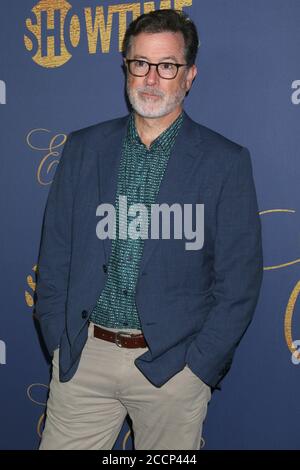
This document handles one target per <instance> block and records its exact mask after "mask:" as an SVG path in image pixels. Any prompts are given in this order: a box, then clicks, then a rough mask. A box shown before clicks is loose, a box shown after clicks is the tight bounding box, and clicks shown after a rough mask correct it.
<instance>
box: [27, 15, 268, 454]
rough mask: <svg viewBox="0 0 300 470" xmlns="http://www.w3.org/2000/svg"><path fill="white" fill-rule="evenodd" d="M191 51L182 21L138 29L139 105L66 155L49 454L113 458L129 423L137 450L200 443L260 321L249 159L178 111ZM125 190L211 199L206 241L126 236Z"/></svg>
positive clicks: (132, 39)
mask: <svg viewBox="0 0 300 470" xmlns="http://www.w3.org/2000/svg"><path fill="white" fill-rule="evenodd" d="M198 45H199V42H198V35H197V30H196V28H195V25H194V24H193V22H192V21H191V20H190V19H189V18H188V17H187V16H186V15H185V14H183V13H179V12H176V11H174V10H161V11H155V12H151V13H148V14H145V15H142V16H140V17H139V18H138V19H136V20H135V21H133V22H132V23H131V25H130V26H129V28H128V29H127V32H126V35H125V38H124V51H123V54H124V65H125V67H126V72H127V93H128V98H129V101H130V103H131V105H132V108H133V111H132V112H131V113H130V114H129V116H125V117H124V118H120V119H115V120H112V121H109V122H104V123H102V124H98V125H95V126H92V127H89V128H86V129H83V130H79V131H77V132H73V133H71V134H70V136H69V138H68V141H67V143H66V145H65V148H64V151H63V154H62V157H61V160H60V163H59V165H58V168H57V170H56V174H55V178H54V181H53V183H52V186H51V189H50V192H49V197H48V201H47V206H46V211H45V218H44V224H43V233H42V240H41V247H40V254H39V260H38V278H37V290H36V292H37V304H36V316H37V318H38V319H39V321H40V324H41V329H42V333H43V336H44V339H45V342H46V344H47V347H48V350H49V352H50V354H53V353H54V355H53V374H52V380H51V384H50V394H49V399H48V403H47V419H46V424H45V429H44V433H43V438H42V442H41V445H40V449H111V448H112V447H113V445H114V443H115V441H116V439H117V436H118V434H119V431H120V429H121V427H122V424H123V422H124V418H125V417H126V415H127V413H128V414H129V415H130V417H131V419H132V426H133V432H134V444H135V449H147V450H151V449H172V450H173V449H199V448H200V442H201V433H202V424H203V421H204V418H205V416H206V412H207V405H208V403H209V401H210V399H211V392H212V390H213V389H215V388H219V383H220V381H221V380H222V378H223V377H224V376H225V374H226V373H227V371H228V370H229V368H230V365H231V362H232V359H233V355H234V351H235V349H236V347H237V345H238V344H239V342H240V340H241V338H242V336H243V334H244V333H245V331H246V329H247V327H248V325H249V323H250V321H251V319H252V315H253V312H254V309H255V306H256V302H257V298H258V294H259V289H260V285H261V279H262V253H261V233H260V222H259V217H258V208H257V201H256V194H255V188H254V183H253V177H252V170H251V161H250V156H249V152H248V150H247V149H246V148H244V147H242V146H240V145H238V144H236V143H234V142H231V141H230V140H228V139H226V138H225V137H223V136H221V135H219V134H217V133H216V132H214V131H212V130H210V129H208V128H206V127H204V126H202V125H200V124H197V123H195V122H194V121H192V120H191V119H190V118H189V116H188V115H187V114H186V113H185V111H183V101H184V98H185V95H186V94H187V92H188V91H189V90H190V88H191V86H192V83H193V80H194V78H195V76H196V73H197V68H196V65H195V60H196V54H197V49H198ZM125 196H126V198H127V199H126V200H127V204H128V206H130V205H132V204H143V205H144V207H146V208H150V206H151V207H152V205H153V204H155V203H156V204H167V205H168V207H171V206H172V205H173V204H180V207H184V204H189V205H192V206H195V205H196V204H204V214H205V216H204V227H203V229H204V242H203V244H202V245H203V246H201V248H198V249H195V247H192V248H191V249H187V246H186V240H185V238H184V237H181V238H178V237H175V236H174V237H173V238H172V237H169V238H168V237H167V238H166V239H163V237H162V236H159V237H156V238H150V237H148V238H146V237H144V238H143V237H142V236H140V237H129V236H127V237H121V236H120V235H119V234H120V232H119V229H120V225H121V224H122V223H123V222H124V212H122V207H121V203H120V201H122V199H121V198H122V197H123V198H124V197H125ZM101 204H111V205H114V207H115V208H116V213H115V216H116V218H115V219H114V220H115V222H116V225H114V228H117V230H116V231H115V232H113V233H117V234H118V235H117V236H116V237H113V236H110V237H106V238H104V237H103V236H101V233H100V232H101V230H100V229H101V223H102V222H103V221H104V220H105V218H103V217H102V219H100V220H101V221H102V222H99V215H102V216H104V215H105V214H104V212H103V211H102V209H103V206H102V209H101V207H100V209H99V207H98V206H101ZM97 207H98V209H97ZM105 207H108V206H105ZM150 213H151V212H148V219H147V220H148V221H150V226H151V224H152V219H151V217H150V215H149V214H150ZM122 214H123V216H122ZM106 215H107V214H106ZM122 217H123V219H122ZM128 219H130V221H131V222H132V221H134V219H133V218H132V214H131V217H130V213H129V211H128ZM144 220H145V219H144ZM172 220H173V219H172ZM174 220H175V219H174ZM176 220H177V222H176ZM176 220H175V221H173V222H172V223H171V228H172V230H173V229H174V230H176V229H178V226H177V225H178V219H176ZM99 223H100V225H98V224H99ZM176 224H177V225H176ZM99 227H100V228H99ZM126 230H127V228H126ZM137 231H138V230H137ZM108 232H109V233H110V234H111V232H110V231H109V230H108ZM128 233H129V232H128ZM128 233H127V232H126V235H128ZM148 234H149V232H148ZM102 235H103V234H102ZM160 235H161V232H160ZM103 238H104V239H103ZM186 238H187V237H186Z"/></svg>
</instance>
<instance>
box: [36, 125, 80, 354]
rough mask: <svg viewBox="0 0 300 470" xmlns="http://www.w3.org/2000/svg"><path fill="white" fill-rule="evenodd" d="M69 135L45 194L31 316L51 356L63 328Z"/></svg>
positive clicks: (70, 183)
mask: <svg viewBox="0 0 300 470" xmlns="http://www.w3.org/2000/svg"><path fill="white" fill-rule="evenodd" d="M72 156H74V153H73V150H72V134H70V135H69V137H68V139H67V142H66V143H65V146H64V149H63V152H62V155H61V158H60V160H59V163H58V165H57V168H56V172H55V175H54V179H53V181H52V183H51V187H50V190H49V193H48V198H47V203H46V207H45V213H44V219H43V224H42V235H41V242H40V248H39V255H38V262H37V278H36V280H37V284H36V304H35V312H34V316H35V318H36V319H37V320H38V321H39V323H40V327H41V332H42V335H43V338H44V341H45V343H46V346H47V349H48V352H49V353H50V355H52V354H53V351H54V350H55V349H56V348H57V347H58V346H59V342H60V338H61V335H62V333H63V330H64V327H65V305H66V298H67V290H68V275H69V266H70V257H71V237H72V234H71V227H72V207H73V177H72V176H73V175H72Z"/></svg>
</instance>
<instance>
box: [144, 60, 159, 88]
mask: <svg viewBox="0 0 300 470" xmlns="http://www.w3.org/2000/svg"><path fill="white" fill-rule="evenodd" d="M145 81H146V83H147V84H149V85H153V84H154V83H157V82H158V81H159V75H158V73H157V69H156V67H155V65H151V66H150V70H149V73H148V75H146V77H145Z"/></svg>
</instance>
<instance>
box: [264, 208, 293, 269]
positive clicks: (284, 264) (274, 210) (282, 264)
mask: <svg viewBox="0 0 300 470" xmlns="http://www.w3.org/2000/svg"><path fill="white" fill-rule="evenodd" d="M278 212H286V213H291V214H295V212H296V211H295V210H293V209H270V210H266V211H261V212H260V213H259V214H260V215H265V214H273V213H278ZM296 263H300V258H297V259H294V260H293V261H287V262H286V263H281V264H277V265H273V266H264V271H269V270H271V269H280V268H285V267H287V266H291V265H293V264H296Z"/></svg>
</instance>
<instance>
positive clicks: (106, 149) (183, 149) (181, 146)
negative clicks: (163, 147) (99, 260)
mask: <svg viewBox="0 0 300 470" xmlns="http://www.w3.org/2000/svg"><path fill="white" fill-rule="evenodd" d="M128 119H129V115H128V116H125V117H124V118H122V119H121V120H120V121H119V122H118V125H117V127H116V128H115V129H113V130H110V131H108V132H107V133H106V134H105V135H104V136H103V141H104V142H105V144H104V146H103V148H102V149H101V151H100V152H99V159H98V171H99V178H98V179H99V201H101V202H102V203H109V204H112V205H113V206H114V205H115V198H116V193H117V184H118V171H119V165H120V160H121V155H122V143H123V139H124V137H125V133H126V130H127V123H128ZM202 147H203V146H202V138H201V136H200V132H199V130H198V126H197V125H196V124H195V123H194V122H193V121H192V119H191V118H190V117H189V116H188V114H187V113H186V112H185V111H184V120H183V123H182V126H181V128H180V130H179V132H178V135H177V138H176V140H175V145H174V146H173V149H172V151H171V155H170V158H169V161H168V163H167V167H166V170H165V174H164V176H163V179H162V181H161V185H160V188H159V192H158V194H157V197H156V200H155V203H156V204H162V203H167V204H172V203H174V202H180V201H181V195H182V194H183V193H184V192H186V191H187V190H189V189H190V184H189V180H190V177H191V176H193V174H194V171H195V167H196V166H197V165H198V164H199V161H200V158H201V155H202V154H203V152H204V150H203V148H202ZM195 157H197V158H195ZM158 241H159V240H155V239H153V240H152V239H150V238H148V239H146V240H145V241H144V249H143V255H142V259H141V263H140V268H139V275H140V274H141V273H142V271H143V269H144V267H145V265H146V263H147V262H148V261H149V258H150V256H151V254H152V252H153V250H154V248H155V247H156V246H157V243H158ZM103 247H104V252H105V259H106V262H108V260H109V256H110V252H111V239H110V238H105V239H104V240H103Z"/></svg>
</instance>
